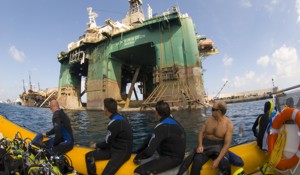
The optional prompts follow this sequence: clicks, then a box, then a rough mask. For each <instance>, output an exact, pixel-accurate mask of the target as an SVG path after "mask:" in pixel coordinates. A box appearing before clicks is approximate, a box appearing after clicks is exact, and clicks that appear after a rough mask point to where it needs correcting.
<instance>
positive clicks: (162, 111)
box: [155, 100, 171, 118]
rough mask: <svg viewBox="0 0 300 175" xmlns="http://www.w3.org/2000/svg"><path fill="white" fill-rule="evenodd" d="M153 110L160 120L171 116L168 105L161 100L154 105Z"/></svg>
mask: <svg viewBox="0 0 300 175" xmlns="http://www.w3.org/2000/svg"><path fill="white" fill-rule="evenodd" d="M155 109H156V111H157V113H158V114H159V115H160V116H161V117H162V118H167V117H170V115H171V110H170V106H169V104H168V103H167V102H165V101H163V100H160V101H158V102H157V103H156V105H155Z"/></svg>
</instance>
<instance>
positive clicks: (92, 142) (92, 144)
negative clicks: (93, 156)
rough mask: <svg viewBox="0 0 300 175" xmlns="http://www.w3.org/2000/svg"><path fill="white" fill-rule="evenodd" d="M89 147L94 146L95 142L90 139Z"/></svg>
mask: <svg viewBox="0 0 300 175" xmlns="http://www.w3.org/2000/svg"><path fill="white" fill-rule="evenodd" d="M90 147H91V148H94V149H95V148H96V143H95V142H94V141H90Z"/></svg>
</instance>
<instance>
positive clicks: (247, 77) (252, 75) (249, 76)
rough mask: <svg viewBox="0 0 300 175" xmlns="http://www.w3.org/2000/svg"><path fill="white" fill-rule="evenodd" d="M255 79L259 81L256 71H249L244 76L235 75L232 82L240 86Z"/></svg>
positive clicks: (237, 86) (235, 85)
mask: <svg viewBox="0 0 300 175" xmlns="http://www.w3.org/2000/svg"><path fill="white" fill-rule="evenodd" d="M253 81H257V80H256V77H255V72H254V71H249V72H247V73H246V74H245V75H243V76H235V77H234V79H233V82H232V84H233V86H234V87H236V88H239V87H242V86H244V85H247V84H248V83H249V82H253Z"/></svg>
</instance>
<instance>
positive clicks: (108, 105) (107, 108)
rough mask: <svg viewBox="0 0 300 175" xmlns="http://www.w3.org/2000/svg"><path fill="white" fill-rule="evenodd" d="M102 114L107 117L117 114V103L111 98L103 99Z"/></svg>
mask: <svg viewBox="0 0 300 175" xmlns="http://www.w3.org/2000/svg"><path fill="white" fill-rule="evenodd" d="M104 112H105V113H107V112H108V113H107V114H108V115H111V114H116V113H118V104H117V101H116V100H115V99H113V98H105V99H104Z"/></svg>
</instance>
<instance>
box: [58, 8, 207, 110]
mask: <svg viewBox="0 0 300 175" xmlns="http://www.w3.org/2000/svg"><path fill="white" fill-rule="evenodd" d="M103 35H104V34H103ZM105 36H106V37H107V38H106V39H105V40H101V41H95V42H82V43H80V46H78V47H77V48H75V49H73V50H70V51H69V52H68V53H64V54H61V55H60V56H59V57H58V60H59V61H60V62H61V71H60V79H59V90H60V92H59V96H58V99H59V101H60V104H62V105H63V106H64V107H65V108H69V109H76V108H77V109H78V108H81V107H82V106H81V103H80V101H81V100H80V92H81V91H82V89H81V87H80V85H81V77H82V76H83V77H86V87H85V88H86V89H85V90H86V93H87V109H103V103H102V101H103V99H104V98H106V97H113V98H115V99H117V100H118V101H119V102H120V104H122V102H125V101H126V97H125V98H124V96H123V95H124V93H125V92H126V84H127V83H131V82H132V80H133V77H134V73H135V70H136V69H137V68H138V67H141V69H140V72H139V74H138V78H137V82H142V83H143V86H142V87H141V88H142V89H143V98H144V100H145V99H147V100H145V101H146V102H145V101H144V104H145V106H149V105H150V106H151V104H152V103H154V102H155V101H157V100H158V99H164V100H166V101H170V102H172V104H173V105H174V106H178V105H180V104H182V103H183V102H185V103H186V104H187V105H188V106H190V105H192V104H194V103H193V102H194V101H195V100H200V101H202V102H203V100H204V99H203V97H204V88H203V80H202V73H201V72H200V68H201V60H200V59H199V57H200V56H199V50H198V43H197V38H196V32H195V29H194V24H193V22H192V19H191V18H190V17H182V16H180V15H179V13H177V12H176V13H171V14H169V15H165V16H160V17H156V18H152V19H150V20H146V21H144V22H143V24H140V25H139V26H138V27H135V28H133V29H130V30H127V31H125V32H121V33H117V34H114V35H112V36H111V35H109V34H105ZM80 51H82V52H83V53H84V54H79V53H80ZM76 53H77V55H76ZM74 55H76V56H74ZM80 61H81V63H80ZM83 61H84V62H83ZM179 82H180V83H179ZM166 83H168V84H170V83H171V84H172V86H168V87H176V88H177V89H178V88H179V90H178V91H180V92H182V94H184V96H186V94H187V93H189V95H188V96H186V97H180V98H179V97H178V98H177V97H176V98H177V99H172V98H170V97H169V96H172V95H168V94H166V95H161V93H163V92H156V93H155V92H154V91H155V90H156V89H159V88H158V86H161V87H162V88H163V86H164V84H166ZM183 86H187V87H188V90H186V91H184V92H183V91H182V90H180V88H183ZM155 88H156V89H155ZM176 88H174V89H176ZM66 89H67V90H68V94H67V93H65V92H64V91H66ZM174 89H172V90H174ZM169 90H171V89H169ZM71 91H73V92H72V93H71ZM164 91H165V90H164ZM178 91H174V93H178ZM188 91H189V92H188ZM159 94H160V95H159ZM175 96H176V95H175ZM181 96H182V95H181ZM151 98H152V100H151ZM174 98H175V97H174ZM183 98H185V99H183ZM149 99H150V100H149ZM153 99H156V100H153ZM178 99H179V100H178ZM180 99H182V101H180ZM186 100H187V101H188V102H186ZM147 101H148V103H147ZM173 102H174V103H173Z"/></svg>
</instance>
